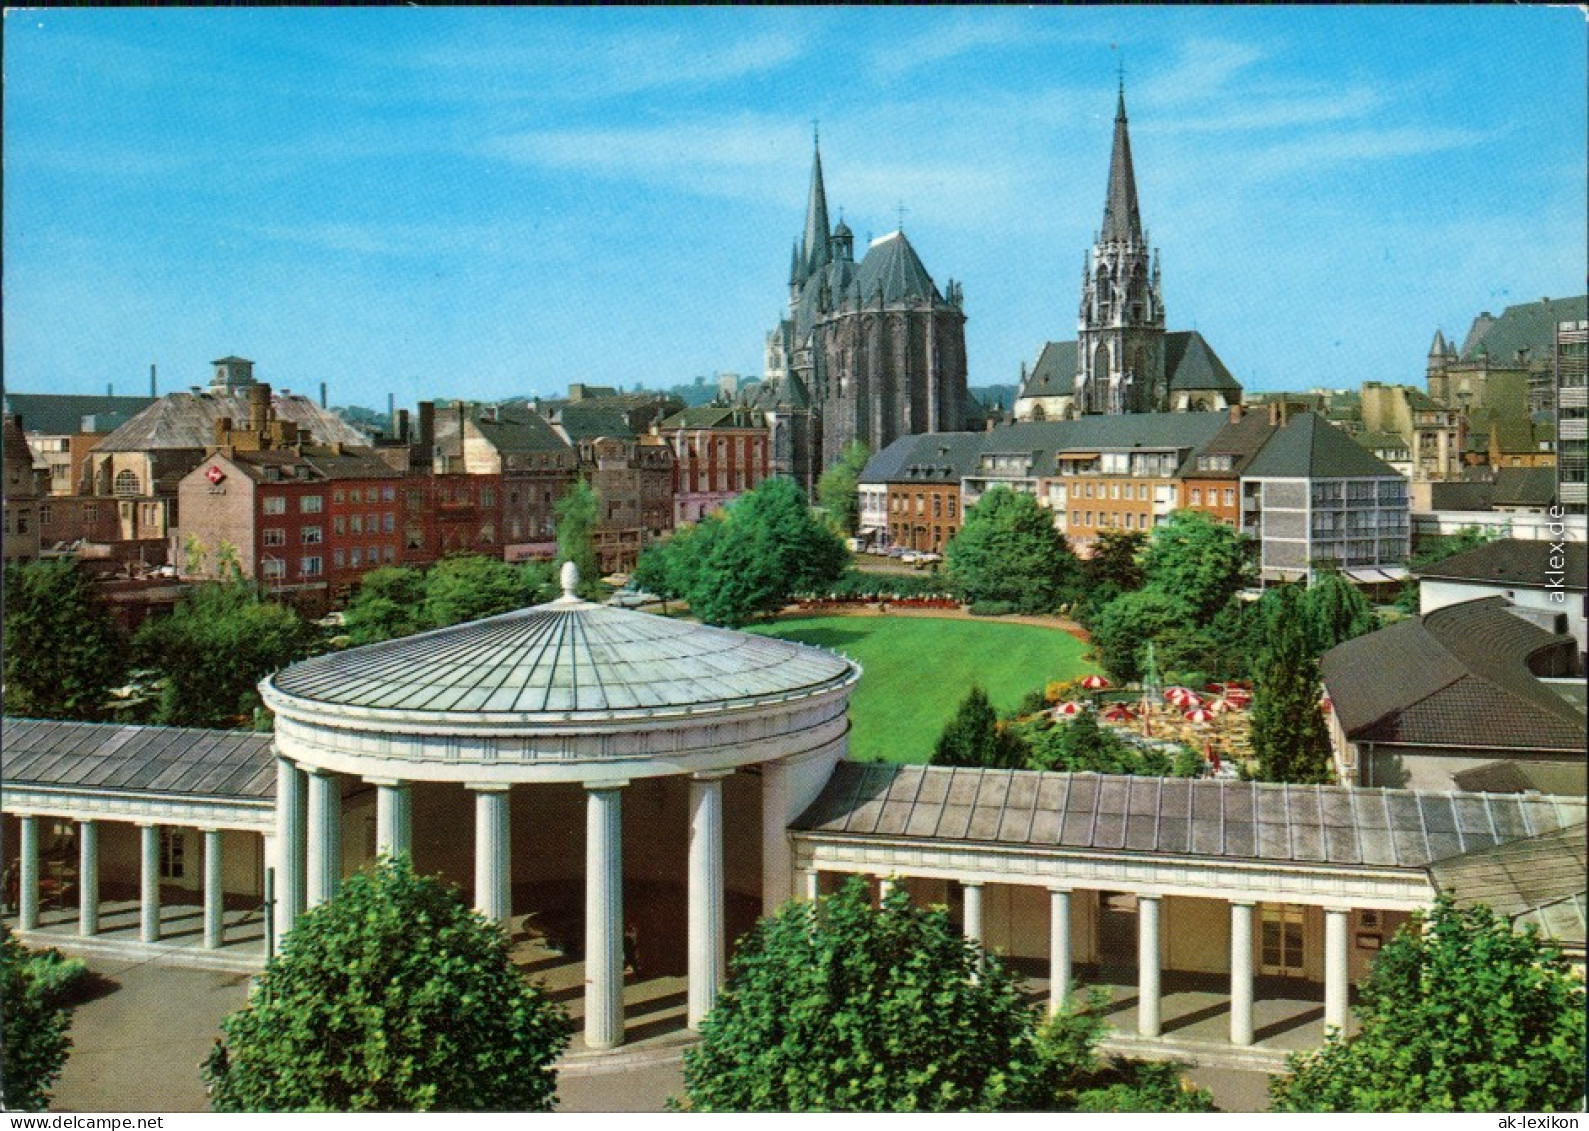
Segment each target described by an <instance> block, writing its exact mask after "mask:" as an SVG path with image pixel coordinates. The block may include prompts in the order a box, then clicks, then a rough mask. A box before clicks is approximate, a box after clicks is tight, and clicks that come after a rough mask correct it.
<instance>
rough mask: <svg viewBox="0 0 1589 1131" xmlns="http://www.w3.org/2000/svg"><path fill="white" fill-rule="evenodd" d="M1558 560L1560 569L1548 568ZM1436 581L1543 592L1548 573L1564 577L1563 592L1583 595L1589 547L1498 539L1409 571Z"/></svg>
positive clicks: (1588, 565) (1581, 543)
mask: <svg viewBox="0 0 1589 1131" xmlns="http://www.w3.org/2000/svg"><path fill="white" fill-rule="evenodd" d="M1557 556H1560V557H1561V558H1562V563H1561V567H1560V568H1557V569H1554V570H1553V569H1552V568H1551V559H1552V558H1554V557H1557ZM1411 572H1412V573H1413V574H1415V575H1416V576H1418V577H1421V578H1428V579H1430V580H1438V581H1488V582H1492V583H1494V584H1496V585H1510V586H1515V587H1527V588H1530V589H1542V588H1545V587H1546V585H1547V583H1548V581H1549V575H1550V574H1551V573H1553V572H1554V573H1559V574H1563V575H1564V577H1565V581H1564V586H1563V587H1564V588H1566V589H1568V590H1571V591H1573V592H1577V593H1582V592H1583V591H1584V588H1585V585H1586V581H1585V576H1586V574H1589V545H1586V544H1584V543H1583V542H1567V543H1556V542H1541V541H1536V540H1533V539H1528V538H1497V539H1496V540H1495V541H1493V542H1486V543H1485V544H1484V545H1482V546H1475V547H1474V548H1473V549H1471V550H1464V551H1462V553H1460V554H1452V555H1451V556H1450V557H1448V558H1442V559H1440V560H1439V561H1437V562H1432V563H1430V564H1429V565H1426V566H1418V567H1416V568H1415V569H1413V570H1412V571H1411Z"/></svg>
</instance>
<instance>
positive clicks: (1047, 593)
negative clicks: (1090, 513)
mask: <svg viewBox="0 0 1589 1131" xmlns="http://www.w3.org/2000/svg"><path fill="white" fill-rule="evenodd" d="M945 557H946V558H947V566H948V571H949V575H950V577H951V578H953V579H954V581H955V583H956V585H958V586H959V589H960V592H961V593H962V594H963V595H964V596H965V599H966V600H967V601H970V602H972V603H977V602H987V601H1003V602H1008V603H1009V604H1012V605H1014V606H1015V607H1016V608H1017V609H1018V610H1019V611H1021V612H1023V613H1051V612H1053V611H1054V609H1055V608H1057V607H1058V606H1059V603H1060V602H1061V601H1063V600H1065V599H1067V598H1068V597H1072V596H1074V595H1075V594H1076V592H1077V591H1078V587H1079V584H1080V578H1081V565H1080V563H1079V562H1078V561H1077V560H1076V555H1075V554H1073V553H1072V552H1071V549H1070V545H1069V543H1067V542H1066V541H1065V536H1064V535H1063V534H1061V533H1060V532H1059V531H1058V530H1056V529H1055V528H1054V520H1053V516H1052V515H1050V514H1049V512H1048V511H1046V510H1044V509H1043V508H1042V507H1041V506H1039V505H1038V503H1037V500H1036V499H1035V498H1033V497H1032V496H1031V495H1028V494H1024V493H1022V492H1017V491H1011V490H1010V489H1009V488H1008V487H994V488H993V489H992V490H990V491H988V492H987V493H986V494H984V495H983V496H982V498H981V499H980V500H979V501H978V502H977V504H976V505H975V506H973V507H970V508H968V509H967V510H966V513H965V524H964V525H963V526H961V528H960V530H959V532H958V533H957V534H956V535H955V536H954V538H953V539H951V540H950V542H949V546H948V549H947V551H946V553H945Z"/></svg>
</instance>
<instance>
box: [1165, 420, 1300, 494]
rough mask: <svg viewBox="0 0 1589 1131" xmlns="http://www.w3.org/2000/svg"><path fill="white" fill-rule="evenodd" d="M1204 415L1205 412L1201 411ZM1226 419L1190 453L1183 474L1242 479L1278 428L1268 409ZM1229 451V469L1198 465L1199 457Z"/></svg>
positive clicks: (1181, 469)
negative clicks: (1271, 421) (1267, 411)
mask: <svg viewBox="0 0 1589 1131" xmlns="http://www.w3.org/2000/svg"><path fill="white" fill-rule="evenodd" d="M1199 415H1201V414H1199ZM1224 420H1225V423H1224V424H1223V425H1221V427H1220V429H1219V431H1218V432H1215V433H1214V434H1213V435H1212V436H1211V437H1209V439H1208V441H1207V442H1206V443H1204V444H1203V445H1202V446H1200V447H1199V448H1198V449H1197V450H1196V451H1194V452H1192V453H1191V454H1190V455H1188V456H1187V457H1186V462H1184V463H1183V464H1182V465H1181V468H1180V470H1179V471H1178V472H1177V474H1178V475H1180V476H1182V477H1186V476H1191V477H1193V478H1197V479H1239V478H1240V477H1241V475H1242V473H1243V472H1245V471H1246V470H1247V467H1248V465H1249V464H1251V463H1252V461H1253V459H1254V458H1255V457H1256V456H1257V454H1258V453H1259V452H1260V451H1262V450H1263V446H1264V444H1266V443H1267V442H1268V441H1269V437H1270V436H1272V435H1274V434H1275V432H1276V431H1278V429H1277V428H1276V427H1275V426H1274V425H1273V424H1270V423H1269V416H1268V414H1267V413H1264V412H1254V411H1252V410H1250V409H1249V410H1247V411H1244V412H1243V413H1242V414H1241V417H1240V419H1238V420H1231V419H1230V418H1229V417H1228V416H1226V417H1224ZM1213 455H1225V456H1230V457H1232V459H1231V469H1230V470H1229V471H1210V470H1208V469H1206V468H1201V469H1200V468H1199V467H1198V466H1197V461H1198V457H1200V456H1213Z"/></svg>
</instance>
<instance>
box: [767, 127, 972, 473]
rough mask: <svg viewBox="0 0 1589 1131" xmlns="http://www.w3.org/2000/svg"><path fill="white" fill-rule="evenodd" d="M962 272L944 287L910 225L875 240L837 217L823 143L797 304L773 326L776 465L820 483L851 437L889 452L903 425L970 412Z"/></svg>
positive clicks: (961, 421)
mask: <svg viewBox="0 0 1589 1131" xmlns="http://www.w3.org/2000/svg"><path fill="white" fill-rule="evenodd" d="M963 305H964V304H963V299H962V295H961V289H960V286H959V284H957V283H956V282H955V281H954V280H953V279H951V280H949V281H948V282H947V283H946V284H945V287H944V291H943V292H940V291H939V290H938V288H937V286H936V284H934V283H933V280H932V276H931V275H929V274H928V273H927V268H926V267H925V266H924V265H923V264H922V261H921V258H920V257H919V256H918V255H917V254H916V250H915V248H913V247H912V246H911V244H910V241H909V240H908V239H907V238H906V237H905V232H904V230H903V228H900V229H897V230H895V231H892V232H890V233H888V234H887V235H885V236H882V237H880V238H878V239H875V240H872V241H871V244H870V246H868V247H867V249H866V253H865V254H864V255H863V256H862V258H861V261H860V262H859V263H857V262H856V261H855V237H854V234H853V233H852V232H851V231H850V228H849V225H847V224H845V223H844V221H843V220H842V219H841V220H840V221H839V223H838V225H837V226H836V227H831V228H830V227H829V224H828V203H827V192H826V189H825V187H824V185H823V181H822V152H821V149H820V146H819V147H818V148H817V149H816V152H815V156H814V159H813V163H812V168H811V192H810V197H809V200H808V201H807V204H806V220H805V230H804V232H803V233H802V235H801V237H800V238H799V239H798V240H797V241H796V242H795V245H794V251H793V253H792V255H791V257H790V264H789V313H788V316H787V317H785V318H784V319H782V320H781V321H780V322H779V323H778V326H777V327H776V328H775V329H774V330H773V331H772V333H770V334H769V335H768V336H767V359H766V375H765V380H764V381H763V383H762V389H761V393H760V403H761V406H762V407H763V408H764V409H765V410H766V412H767V414H768V417H769V419H770V421H771V423H772V430H773V463H774V467H773V470H774V471H775V472H782V473H784V474H789V475H792V476H793V477H794V478H795V479H796V480H798V481H799V482H801V483H804V484H806V485H807V486H810V485H811V484H813V483H814V482H815V480H816V478H817V476H819V475H820V474H821V473H822V471H823V470H824V469H826V468H828V467H830V466H832V465H833V464H834V463H835V462H836V461H837V460H838V458H839V454H840V453H841V452H842V451H843V450H844V448H845V447H846V446H848V445H849V444H850V443H851V442H853V441H856V440H859V441H861V442H862V443H864V444H865V445H866V446H867V447H868V448H870V449H871V450H872V451H874V452H875V451H879V450H881V449H883V448H885V447H887V446H888V445H889V444H891V443H893V441H894V440H896V439H898V438H899V437H900V436H907V435H912V434H916V433H922V432H954V431H959V430H960V429H962V428H964V427H965V426H966V423H967V419H968V415H969V411H970V401H969V396H968V394H967V392H966V338H965V321H966V319H965V313H964V309H963Z"/></svg>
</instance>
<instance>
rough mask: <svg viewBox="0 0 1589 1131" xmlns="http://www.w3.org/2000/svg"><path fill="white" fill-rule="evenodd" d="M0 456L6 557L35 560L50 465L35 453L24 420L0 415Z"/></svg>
mask: <svg viewBox="0 0 1589 1131" xmlns="http://www.w3.org/2000/svg"><path fill="white" fill-rule="evenodd" d="M0 429H3V430H0V457H3V461H4V464H5V492H4V497H3V501H4V511H5V515H4V519H5V521H4V537H3V538H0V543H3V546H4V553H5V560H6V561H8V562H11V561H24V562H28V561H34V560H36V559H37V558H38V556H39V545H40V543H39V507H40V505H41V504H43V503H44V500H45V498H46V497H47V493H48V490H49V474H50V473H49V468H48V467H47V466H46V465H45V464H44V462H43V461H42V460H40V459H39V458H38V457H37V456H35V455H34V454H33V449H32V447H30V446H29V445H28V438H27V435H26V434H25V433H24V432H23V431H22V422H21V421H20V420H18V419H17V418H16V417H15V416H12V415H10V414H6V415H5V416H4V417H3V418H0Z"/></svg>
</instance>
